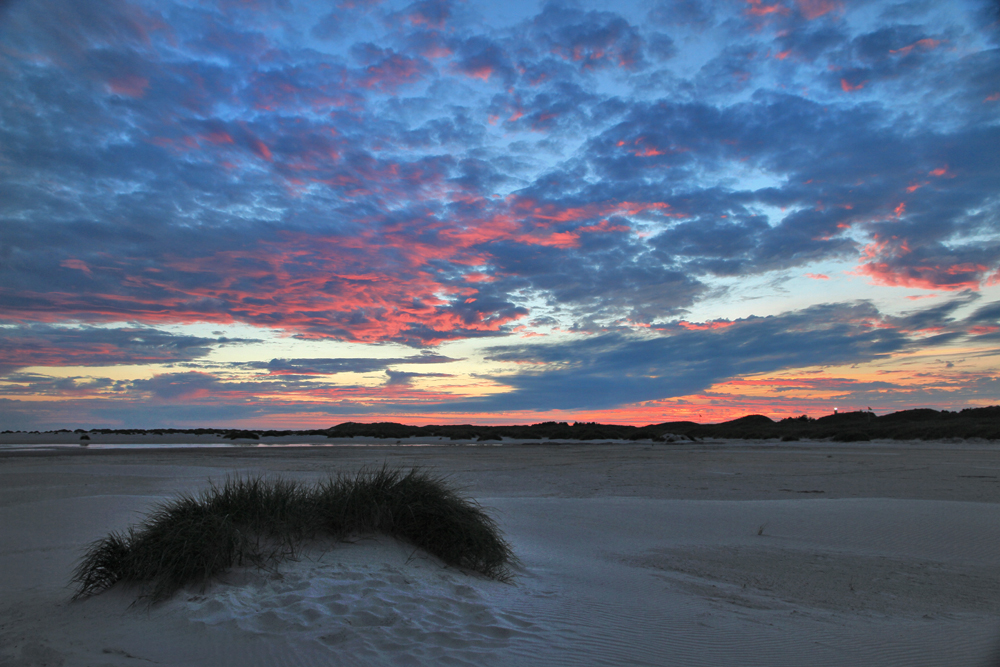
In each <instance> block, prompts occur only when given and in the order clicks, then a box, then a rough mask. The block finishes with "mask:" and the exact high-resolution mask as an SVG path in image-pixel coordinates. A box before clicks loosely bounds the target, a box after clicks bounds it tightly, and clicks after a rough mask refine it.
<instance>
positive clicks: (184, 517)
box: [73, 466, 514, 602]
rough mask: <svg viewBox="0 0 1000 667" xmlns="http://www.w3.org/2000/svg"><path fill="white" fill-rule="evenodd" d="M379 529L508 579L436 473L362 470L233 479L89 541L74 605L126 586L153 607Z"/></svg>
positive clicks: (497, 551) (472, 510)
mask: <svg viewBox="0 0 1000 667" xmlns="http://www.w3.org/2000/svg"><path fill="white" fill-rule="evenodd" d="M370 533H381V534H385V535H390V536H392V537H395V538H397V539H400V540H403V541H405V542H408V543H410V544H412V545H414V546H416V547H419V548H421V549H424V550H425V551H427V552H428V553H431V554H433V555H435V556H437V557H438V558H440V559H441V560H442V561H444V562H445V563H447V564H449V565H453V566H456V567H460V568H464V569H467V570H472V571H475V572H478V573H480V574H483V575H485V576H487V577H491V578H493V579H498V580H501V581H506V580H508V579H509V578H510V571H509V570H508V565H509V564H511V563H512V562H513V561H514V556H513V552H512V551H511V548H510V545H509V544H508V543H507V542H506V541H505V540H504V539H503V537H502V535H501V534H500V532H499V530H498V528H497V526H496V523H495V522H494V521H493V519H491V518H490V517H489V516H488V515H487V514H486V513H485V512H484V511H483V509H482V508H481V507H480V506H479V505H478V504H477V503H475V502H474V501H471V500H467V499H465V498H462V497H461V496H459V495H458V494H457V493H456V492H455V491H454V490H453V489H451V488H449V487H448V486H447V485H446V484H445V483H444V480H442V479H441V478H439V477H434V476H431V475H428V474H426V473H423V472H421V471H419V470H417V469H413V470H410V471H409V472H405V473H404V472H402V471H400V470H393V469H389V468H387V467H385V466H383V467H382V468H378V469H364V470H361V471H360V472H358V473H357V474H355V475H353V476H348V475H340V476H338V477H331V478H330V479H328V480H326V481H324V482H321V483H319V484H317V485H314V486H308V485H303V484H300V483H298V482H294V481H288V480H283V479H280V478H270V479H265V478H262V477H236V478H230V479H227V480H226V482H225V484H223V485H222V486H221V487H217V486H215V485H214V484H213V485H211V486H210V487H209V488H208V489H207V490H206V491H204V492H203V493H201V494H200V495H199V496H197V497H193V496H181V497H179V498H176V499H174V500H171V501H169V502H167V503H164V504H162V505H159V506H157V507H156V508H155V509H153V511H152V512H151V513H150V514H148V515H147V516H146V518H145V520H144V521H143V522H142V523H141V524H139V525H138V526H132V527H130V528H128V529H127V530H126V531H125V532H121V533H111V534H110V535H108V536H107V537H105V538H104V539H101V540H98V541H97V542H94V543H93V544H92V545H90V547H89V549H88V550H87V552H86V554H85V555H84V557H83V559H82V560H81V562H80V564H79V565H78V566H77V568H76V570H75V572H74V574H73V583H74V584H76V586H77V591H76V594H75V595H74V599H78V598H86V597H89V596H91V595H95V594H97V593H100V592H102V591H104V590H106V589H108V588H110V587H111V586H114V585H115V584H117V583H119V582H121V583H124V584H127V585H139V586H140V587H141V588H142V597H143V598H146V599H148V600H150V601H151V602H156V601H160V600H164V599H166V598H168V597H170V596H171V595H173V594H174V593H175V592H176V591H177V590H179V589H180V588H182V587H184V586H186V585H188V584H196V583H202V584H204V583H206V582H207V581H208V580H210V579H211V578H212V577H214V576H216V575H219V574H221V573H223V572H225V571H226V570H228V569H229V568H231V567H233V566H255V567H259V568H271V567H274V566H276V565H277V564H278V563H280V562H281V561H282V560H285V559H287V558H294V556H295V553H296V551H297V550H298V549H299V548H300V546H301V545H302V544H303V543H306V542H308V541H309V540H310V539H314V538H319V537H333V538H344V537H346V536H348V535H354V534H370Z"/></svg>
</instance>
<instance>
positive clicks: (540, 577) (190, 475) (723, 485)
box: [0, 444, 1000, 667]
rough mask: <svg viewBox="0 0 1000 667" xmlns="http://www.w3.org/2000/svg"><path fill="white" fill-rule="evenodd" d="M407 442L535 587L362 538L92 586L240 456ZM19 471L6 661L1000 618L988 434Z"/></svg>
mask: <svg viewBox="0 0 1000 667" xmlns="http://www.w3.org/2000/svg"><path fill="white" fill-rule="evenodd" d="M828 457H829V458H828ZM383 461H388V462H389V463H390V464H400V465H412V464H421V465H425V466H427V467H429V468H432V469H434V470H435V471H438V472H446V473H451V474H452V479H453V481H454V483H455V484H456V485H458V486H462V487H465V489H466V492H467V493H468V494H469V495H471V496H473V497H475V498H477V499H478V500H480V501H481V502H482V503H483V505H484V506H486V507H488V508H490V511H491V513H492V514H493V515H494V516H495V517H496V518H497V519H498V521H499V523H500V525H501V527H502V529H503V530H504V532H505V533H506V535H507V537H508V539H509V540H510V541H511V542H512V544H513V546H514V548H515V551H516V553H517V554H518V556H519V558H520V559H521V563H520V565H519V566H518V567H517V568H516V574H517V576H516V578H515V580H514V582H513V583H511V584H503V583H499V582H496V581H491V580H488V579H485V578H482V577H479V576H475V575H470V574H467V573H464V572H460V571H458V570H455V569H453V568H449V567H446V566H444V565H443V564H441V563H440V562H438V561H437V560H435V559H434V558H432V557H430V556H427V555H426V554H424V553H422V552H415V551H414V550H413V548H412V547H409V546H407V545H404V544H401V543H399V542H395V541H393V540H390V539H388V538H384V537H378V536H357V538H356V539H352V540H351V541H350V542H339V543H334V542H326V543H318V544H314V545H311V546H310V547H308V548H306V549H303V550H302V551H301V552H300V553H298V554H297V558H296V560H294V561H291V562H287V563H285V564H283V565H281V566H280V567H279V568H277V570H276V571H256V570H240V571H232V572H230V573H229V574H227V575H226V577H225V578H224V579H223V580H221V581H219V582H216V583H213V584H211V585H209V586H208V587H206V588H205V589H204V590H201V589H199V588H189V589H186V590H184V591H182V592H181V593H180V594H178V595H176V596H175V597H174V598H172V599H171V600H169V601H167V602H165V603H162V604H159V605H156V606H154V607H151V608H146V607H143V606H141V605H136V606H130V605H131V604H132V602H133V601H134V592H131V591H127V590H120V589H118V588H115V589H112V590H111V591H108V592H107V593H104V594H102V595H98V596H96V597H94V598H91V599H88V600H84V601H80V602H73V603H71V602H70V601H69V598H70V596H71V595H72V590H71V589H70V588H69V587H68V582H69V575H70V571H71V569H72V566H73V565H74V563H75V562H76V559H77V558H78V557H79V555H80V552H81V550H82V548H83V547H84V546H85V545H86V544H87V543H88V542H89V541H91V540H93V539H97V538H99V537H102V536H103V535H104V534H106V533H107V532H108V531H109V530H112V529H121V528H124V527H125V526H126V525H128V524H129V523H132V522H135V521H136V520H137V519H138V518H140V516H141V512H142V511H144V510H146V509H148V508H149V507H150V506H151V505H152V504H154V503H155V502H157V501H159V500H162V499H165V498H167V497H170V496H171V495H172V494H173V493H175V492H177V491H194V490H196V489H198V488H201V487H202V486H203V485H204V484H205V482H206V480H207V479H208V478H213V479H221V478H223V477H224V476H225V475H226V474H227V472H232V471H242V472H247V471H257V472H267V471H271V472H275V473H280V474H282V475H283V476H289V477H297V478H301V479H304V480H313V479H317V478H319V477H322V476H324V475H326V474H327V473H328V472H330V471H332V470H340V469H345V468H346V469H356V468H357V467H358V466H359V465H362V464H364V463H379V464H380V463H382V462H383ZM873 461H875V463H873ZM889 461H891V465H889V464H887V462H889ZM934 461H937V462H938V464H937V465H933V464H932V462H934ZM0 466H2V467H0V481H2V485H0V526H2V533H3V540H2V544H0V562H2V567H0V665H4V666H7V665H10V666H19V667H20V666H28V665H88V666H96V665H140V664H167V665H234V666H235V665H313V664H315V665H397V664H398V665H581V664H586V665H622V664H634V665H761V666H763V665H777V666H782V665H796V666H798V665H886V666H897V665H898V666H900V667H902V666H904V665H905V666H911V665H970V666H978V665H987V664H992V663H991V658H993V657H994V656H993V655H992V652H993V651H994V650H995V649H996V648H997V639H998V638H1000V556H998V554H1000V503H998V502H997V500H1000V494H998V493H997V486H998V485H997V484H996V483H995V481H994V478H992V477H991V476H994V475H996V473H997V470H1000V456H998V454H997V453H995V452H994V451H993V450H992V449H991V448H989V447H982V446H969V447H965V448H963V447H962V446H957V445H940V446H936V445H933V444H924V445H921V446H919V447H915V446H885V447H883V448H882V449H875V450H873V449H871V448H861V447H848V446H824V447H801V446H800V447H794V448H793V447H787V448H759V447H747V446H744V445H732V446H727V447H705V446H696V445H691V446H687V447H684V448H668V447H659V448H651V447H642V446H639V445H628V446H613V447H603V448H602V447H600V446H587V445H581V446H572V447H541V448H539V447H505V448H493V449H490V450H486V449H479V450H477V449H471V448H445V447H442V448H437V447H435V448H420V449H419V450H418V449H416V448H409V449H407V448H402V447H400V448H391V449H389V450H387V449H385V448H379V449H378V450H365V449H363V448H350V451H346V448H345V449H344V450H339V449H323V450H317V449H303V450H284V451H281V452H265V453H261V452H260V451H258V450H224V451H218V450H213V451H211V452H204V451H203V452H141V453H136V452H129V453H111V454H108V453H103V454H101V455H99V456H91V455H89V454H88V455H84V456H60V455H50V456H45V457H37V456H13V455H8V456H5V457H3V458H2V459H0ZM872 468H876V469H877V470H872ZM737 479H739V481H738V482H737V481H736V480H737ZM883 479H884V480H885V481H886V483H885V484H882V483H881V480H883ZM712 480H714V488H713V483H712ZM824 480H825V482H829V483H825V482H824ZM890 480H892V481H893V483H889V481H890ZM901 480H902V481H901ZM706 485H707V486H706ZM984 485H985V488H984ZM824 487H825V488H824ZM782 489H792V491H782ZM798 491H823V492H824V493H822V494H819V493H798ZM943 495H944V496H948V495H950V496H951V498H952V499H948V498H947V497H945V498H943V497H942V496H943Z"/></svg>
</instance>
